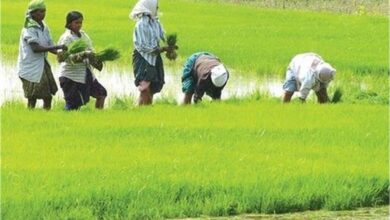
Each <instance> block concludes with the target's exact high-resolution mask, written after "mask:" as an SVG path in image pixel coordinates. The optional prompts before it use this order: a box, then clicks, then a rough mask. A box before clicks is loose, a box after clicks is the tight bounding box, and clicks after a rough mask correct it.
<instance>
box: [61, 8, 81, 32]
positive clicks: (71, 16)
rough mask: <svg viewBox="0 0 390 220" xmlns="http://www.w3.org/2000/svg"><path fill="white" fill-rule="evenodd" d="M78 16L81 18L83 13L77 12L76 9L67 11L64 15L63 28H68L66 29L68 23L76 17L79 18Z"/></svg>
mask: <svg viewBox="0 0 390 220" xmlns="http://www.w3.org/2000/svg"><path fill="white" fill-rule="evenodd" d="M80 18H83V14H81V12H78V11H71V12H69V13H68V14H67V15H66V24H65V28H68V29H69V25H70V23H72V21H75V20H78V19H80Z"/></svg>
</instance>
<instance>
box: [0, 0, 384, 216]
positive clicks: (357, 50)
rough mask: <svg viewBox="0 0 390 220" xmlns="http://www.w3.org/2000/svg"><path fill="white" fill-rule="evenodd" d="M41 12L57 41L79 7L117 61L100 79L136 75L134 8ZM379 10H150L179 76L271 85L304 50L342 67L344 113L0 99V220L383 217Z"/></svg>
mask: <svg viewBox="0 0 390 220" xmlns="http://www.w3.org/2000/svg"><path fill="white" fill-rule="evenodd" d="M281 2H284V3H285V5H284V6H280V5H278V4H279V3H281ZM352 2H354V4H355V5H356V6H359V7H360V6H361V5H363V7H364V8H361V9H362V10H363V9H364V11H362V10H361V11H360V12H359V10H357V9H356V8H354V6H352ZM1 3H2V7H1V25H2V26H1V28H2V30H1V61H2V63H3V64H5V65H15V63H16V59H17V53H18V42H19V34H20V30H21V28H22V25H23V22H24V13H25V9H26V7H27V5H26V1H25V0H4V1H2V2H1ZM46 3H47V7H48V8H47V17H46V19H45V20H46V22H47V23H48V25H49V27H50V28H51V32H52V36H53V39H54V40H55V41H56V40H57V39H58V37H59V36H60V35H61V34H62V32H63V31H64V23H65V16H66V13H67V12H69V11H71V10H79V11H81V12H83V14H84V17H85V20H84V29H85V30H86V32H87V33H88V34H89V36H90V37H91V38H92V40H93V43H94V45H95V49H96V50H97V51H101V50H102V49H104V48H111V47H112V48H118V49H119V50H120V54H121V58H120V59H119V61H118V62H112V63H110V64H108V67H109V68H111V67H113V69H115V68H117V67H120V68H128V69H129V72H131V68H132V67H131V52H132V49H133V46H132V31H133V27H134V24H135V22H134V21H131V20H130V19H129V18H128V14H129V11H130V9H131V7H132V6H133V5H134V3H135V0H130V1H120V0H111V1H105V0H96V1H94V3H93V4H91V2H90V1H79V0H67V1H55V0H46ZM325 3H326V7H328V6H329V7H331V8H333V9H340V10H339V11H338V10H331V9H329V8H324V7H325V6H324V4H325ZM376 3H378V4H379V5H381V6H382V5H383V4H386V3H385V2H383V1H381V0H378V1H358V0H356V1H335V0H329V1H325V0H323V1H304V0H301V1H272V0H264V1H229V0H226V1H225V0H224V1H223V0H220V1H204V0H176V1H166V0H160V6H159V8H160V10H161V14H160V18H161V21H162V23H163V24H164V27H165V29H166V30H167V32H168V33H177V37H178V38H177V39H178V42H177V45H178V46H179V50H178V51H177V52H178V55H179V57H178V59H177V60H176V61H174V62H173V61H168V60H167V59H165V58H164V59H165V64H166V66H167V67H168V68H171V69H174V70H177V73H176V74H180V73H179V72H180V69H181V68H180V67H181V65H182V64H183V62H184V61H185V58H186V57H187V56H189V55H191V54H192V53H194V52H198V51H210V52H212V53H215V54H216V55H218V56H219V57H220V58H221V59H222V60H223V61H224V63H225V64H226V65H227V66H228V68H229V69H230V70H232V72H233V73H234V74H237V75H241V76H242V77H248V78H249V77H257V78H261V79H268V78H270V79H277V80H282V79H283V77H284V72H285V69H286V66H287V65H288V63H289V61H290V59H291V58H292V56H294V55H295V54H297V53H301V52H306V51H314V52H317V53H319V54H320V55H321V56H322V57H323V58H324V59H325V60H327V61H328V62H330V63H331V64H332V65H333V66H334V67H335V68H336V69H337V76H336V80H335V81H334V82H332V83H331V86H330V88H329V91H330V93H331V94H333V93H334V92H335V91H341V93H342V94H343V95H342V97H341V101H340V102H339V103H337V104H329V105H317V104H315V100H314V99H312V98H310V99H309V100H308V102H307V103H306V104H304V105H302V104H300V103H299V102H298V101H296V100H294V101H293V102H292V103H291V104H289V105H282V104H281V100H280V98H275V97H270V96H267V95H265V94H262V93H259V92H255V93H254V94H252V95H250V96H248V97H245V98H238V97H231V98H229V99H227V100H224V101H223V102H209V101H207V100H206V101H205V102H203V103H202V104H200V105H196V106H187V107H183V106H177V103H176V101H175V99H174V97H167V98H165V99H161V100H159V101H158V102H157V103H155V104H154V105H153V106H151V107H142V108H138V107H135V106H134V104H133V103H134V100H132V97H116V98H115V97H113V101H112V103H110V105H109V107H108V108H107V109H105V110H103V111H97V110H95V109H94V108H93V103H91V104H89V105H88V106H86V107H83V108H82V109H81V110H80V111H77V112H64V111H63V106H64V103H63V102H62V101H56V102H55V103H54V109H53V110H52V111H50V112H45V111H42V110H39V109H37V110H32V111H31V110H27V109H26V108H25V104H24V103H19V102H17V101H11V102H7V103H5V104H4V105H2V106H1V218H2V219H162V218H184V217H198V216H229V215H240V214H245V213H262V214H264V213H289V212H301V211H306V210H354V209H355V208H359V207H374V206H381V205H388V204H389V191H388V190H389V149H388V144H389V133H388V126H389V115H388V105H389V81H388V79H389V78H388V77H389V65H388V60H389V45H388V37H389V36H388V35H389V32H388V25H389V21H388V18H387V17H386V16H385V15H384V14H383V13H382V12H380V10H378V9H375V7H376V6H375V4H376ZM272 4H275V5H273V6H272ZM293 4H295V6H294V5H293ZM305 4H306V5H305ZM342 5H345V7H346V8H348V10H349V11H348V10H346V9H344V8H343V7H342ZM254 6H255V7H254ZM371 8H372V9H371ZM340 12H341V13H340ZM363 12H364V13H363ZM50 60H51V63H52V64H53V65H57V64H56V61H55V59H54V57H53V56H50ZM2 74H3V73H2ZM6 74H16V73H6ZM98 77H99V76H98ZM163 92H164V90H163Z"/></svg>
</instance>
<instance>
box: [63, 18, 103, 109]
mask: <svg viewBox="0 0 390 220" xmlns="http://www.w3.org/2000/svg"><path fill="white" fill-rule="evenodd" d="M83 20H84V17H83V15H82V14H81V13H80V12H78V11H72V12H69V13H68V15H67V16H66V24H65V28H66V29H65V32H64V33H63V34H62V36H61V37H60V40H59V43H60V44H65V45H70V44H71V43H72V42H74V41H76V40H82V41H84V42H85V43H86V44H87V45H88V47H87V49H86V50H85V51H83V52H80V53H76V54H72V55H70V56H69V57H68V58H66V59H65V58H64V54H63V53H59V54H58V60H59V61H60V62H61V65H60V72H61V76H60V78H59V81H60V86H61V88H62V90H63V92H64V98H65V102H66V104H65V110H77V109H79V108H80V107H81V106H82V105H85V104H86V103H88V102H89V99H90V96H92V97H94V98H95V99H96V103H95V107H96V108H97V109H103V107H104V100H105V98H106V97H107V90H106V89H105V88H104V87H103V86H102V85H101V84H100V83H99V81H98V80H97V79H96V77H95V75H94V74H93V71H92V70H93V68H92V67H95V68H96V69H98V70H102V68H103V64H102V62H100V61H98V60H97V59H95V57H94V52H93V47H92V40H91V39H90V38H89V36H88V35H87V34H86V33H85V32H84V31H83V30H81V28H82V25H83Z"/></svg>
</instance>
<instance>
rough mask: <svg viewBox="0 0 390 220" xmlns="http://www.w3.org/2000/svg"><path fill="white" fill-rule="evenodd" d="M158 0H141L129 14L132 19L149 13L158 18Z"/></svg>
mask: <svg viewBox="0 0 390 220" xmlns="http://www.w3.org/2000/svg"><path fill="white" fill-rule="evenodd" d="M157 6H158V3H157V0H139V1H138V2H137V4H136V5H135V6H134V8H133V10H132V11H131V12H130V14H129V18H130V19H137V17H139V15H142V14H147V15H150V16H151V17H152V18H153V19H156V18H157Z"/></svg>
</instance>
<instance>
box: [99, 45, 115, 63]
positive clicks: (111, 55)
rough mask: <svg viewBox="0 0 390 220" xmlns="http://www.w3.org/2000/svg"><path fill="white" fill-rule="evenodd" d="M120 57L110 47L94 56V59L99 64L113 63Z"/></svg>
mask: <svg viewBox="0 0 390 220" xmlns="http://www.w3.org/2000/svg"><path fill="white" fill-rule="evenodd" d="M120 57H121V54H120V52H119V51H118V50H117V49H115V48H112V47H109V48H106V49H104V50H102V51H100V52H99V53H97V54H96V55H95V58H96V59H97V60H99V61H101V62H105V61H114V60H117V59H119V58H120Z"/></svg>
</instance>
